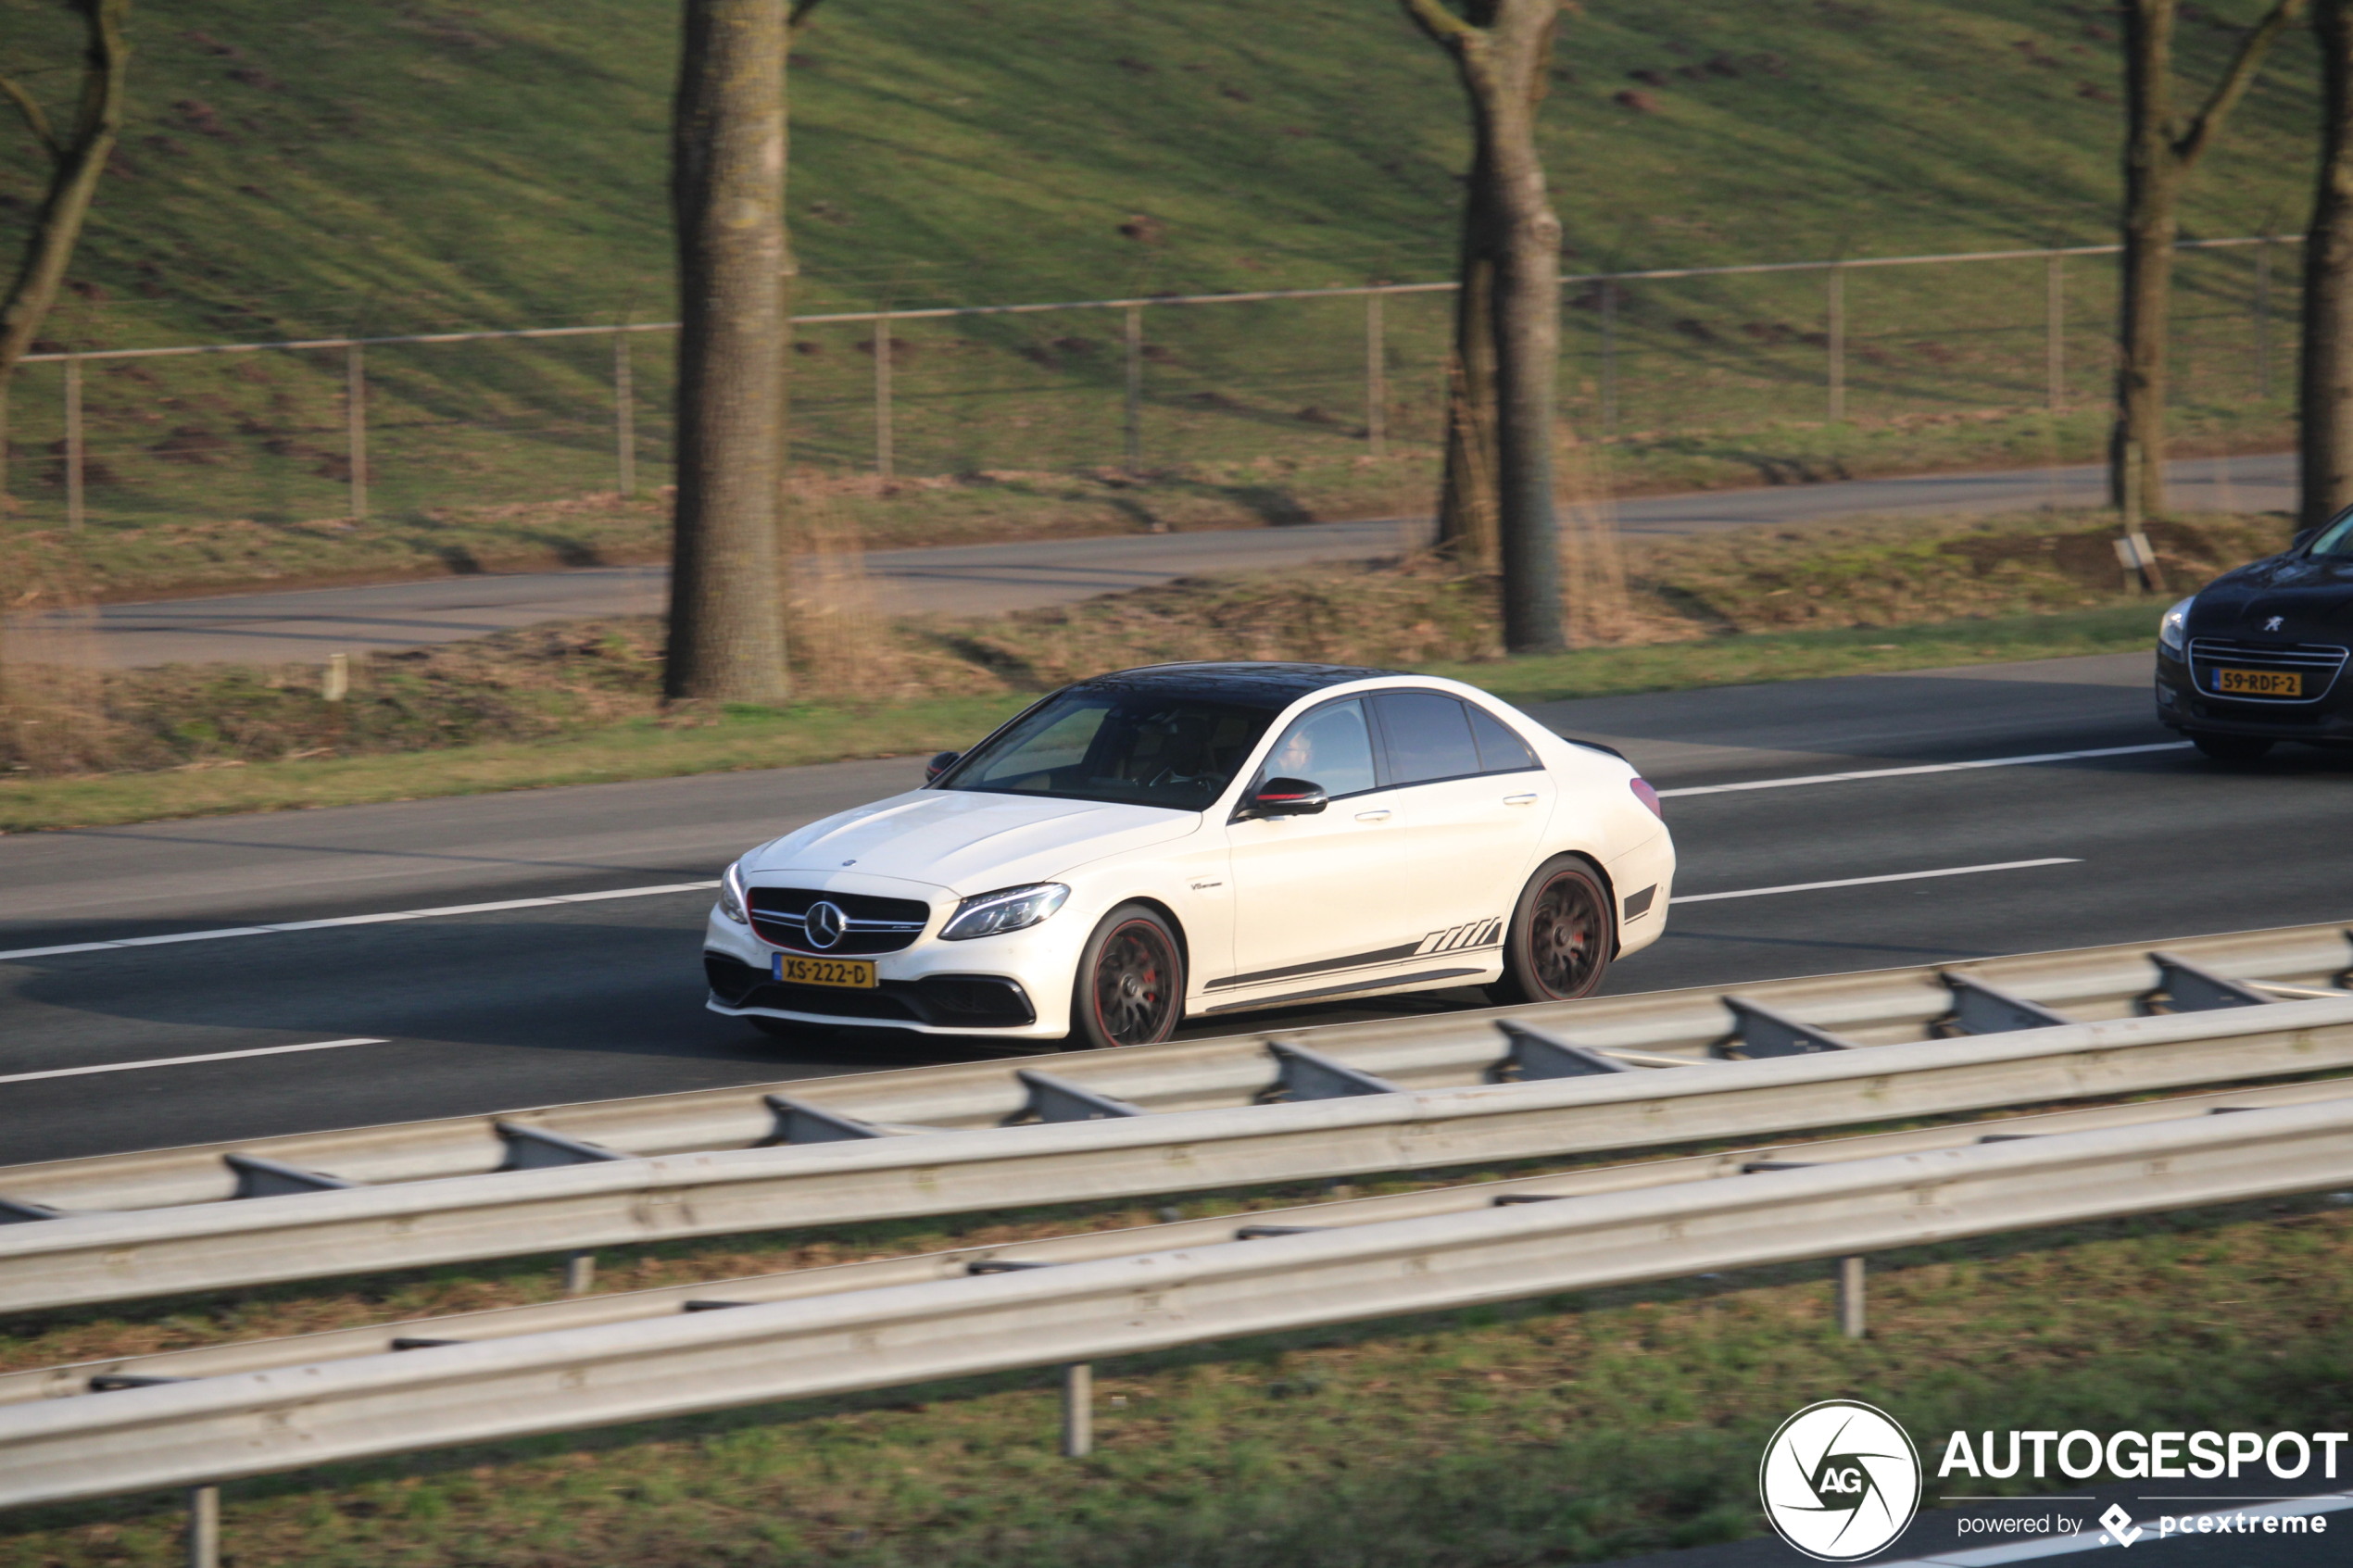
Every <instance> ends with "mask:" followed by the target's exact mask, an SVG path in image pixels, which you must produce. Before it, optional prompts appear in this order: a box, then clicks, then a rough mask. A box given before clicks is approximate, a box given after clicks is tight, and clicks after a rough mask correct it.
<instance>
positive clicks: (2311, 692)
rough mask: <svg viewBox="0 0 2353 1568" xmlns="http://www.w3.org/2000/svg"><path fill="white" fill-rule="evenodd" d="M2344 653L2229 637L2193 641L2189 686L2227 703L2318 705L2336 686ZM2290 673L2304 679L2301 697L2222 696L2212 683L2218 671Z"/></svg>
mask: <svg viewBox="0 0 2353 1568" xmlns="http://www.w3.org/2000/svg"><path fill="white" fill-rule="evenodd" d="M2345 654H2346V650H2345V649H2343V648H2341V647H2335V646H2331V645H2329V644H2326V643H2285V644H2266V643H2249V642H2243V641H2240V640H2238V639H2236V638H2233V637H2193V638H2191V639H2190V682H2191V684H2193V685H2195V686H2196V687H2197V689H2198V692H2199V694H2200V695H2202V696H2217V697H2221V698H2223V699H2224V700H2226V701H2230V702H2253V703H2262V704H2265V705H2267V706H2269V705H2273V704H2278V703H2298V702H2318V701H2320V699H2321V698H2322V697H2324V696H2327V695H2328V694H2329V692H2330V690H2331V689H2332V688H2333V687H2334V686H2335V684H2336V677H2337V674H2338V672H2339V671H2342V670H2343V669H2344V668H2345ZM2221 668H2229V669H2233V670H2262V671H2295V672H2296V673H2298V674H2301V675H2302V676H2303V677H2304V693H2303V695H2302V696H2261V695H2259V694H2257V693H2253V692H2226V691H2223V690H2221V688H2220V687H2219V686H2218V685H2217V684H2215V683H2216V682H2217V681H2218V680H2219V679H2220V677H2219V676H2218V675H2216V673H2215V671H2217V670H2218V669H2221Z"/></svg>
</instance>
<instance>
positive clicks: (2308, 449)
mask: <svg viewBox="0 0 2353 1568" xmlns="http://www.w3.org/2000/svg"><path fill="white" fill-rule="evenodd" d="M2312 26H2313V29H2314V31H2317V32H2318V33H2319V34H2320V39H2321V84H2322V99H2321V102H2322V119H2321V181H2320V190H2319V192H2318V194H2316V195H2315V196H2314V198H2313V201H2312V227H2311V229H2310V231H2309V233H2308V234H2307V235H2306V236H2305V244H2304V364H2303V371H2302V376H2303V380H2302V385H2301V387H2300V388H2299V392H2300V396H2299V398H2298V405H2297V409H2296V425H2297V430H2296V456H2297V466H2298V469H2299V470H2300V474H2299V477H2300V478H2301V480H2302V482H2303V491H2304V500H2303V508H2302V512H2301V522H2300V526H2302V527H2305V528H2318V527H2319V526H2320V525H2321V524H2322V523H2324V522H2326V521H2329V519H2331V518H2333V517H2334V516H2335V515H2336V514H2337V513H2339V512H2341V511H2343V510H2345V509H2346V508H2347V507H2353V0H2315V4H2314V6H2313V7H2312Z"/></svg>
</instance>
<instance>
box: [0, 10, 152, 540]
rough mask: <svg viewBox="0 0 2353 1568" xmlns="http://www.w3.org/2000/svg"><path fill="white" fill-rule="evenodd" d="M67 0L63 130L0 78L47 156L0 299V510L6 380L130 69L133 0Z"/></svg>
mask: <svg viewBox="0 0 2353 1568" xmlns="http://www.w3.org/2000/svg"><path fill="white" fill-rule="evenodd" d="M70 8H71V9H72V10H74V11H76V12H77V13H79V14H80V15H81V17H82V29H83V37H84V42H83V45H82V95H81V99H80V102H79V103H78V104H77V105H76V107H75V111H74V118H73V123H72V125H71V126H70V127H69V128H68V129H67V130H66V131H65V132H63V133H62V134H60V133H58V132H54V131H52V130H51V129H50V125H49V120H48V117H47V116H46V115H44V113H43V112H42V110H41V105H40V102H39V101H38V100H37V99H35V98H34V97H33V96H32V94H31V93H30V92H28V91H26V90H25V89H24V88H23V87H21V86H19V84H18V83H16V82H9V81H6V80H5V79H0V97H6V98H7V99H8V101H9V102H11V103H13V104H15V105H16V107H17V110H18V112H19V114H21V115H23V117H24V121H25V125H26V128H27V129H29V130H30V131H31V132H32V135H33V138H34V140H36V141H37V142H39V143H40V144H41V148H42V151H43V152H44V154H46V155H47V157H48V159H49V188H48V191H47V192H46V194H44V196H43V198H42V202H41V209H40V210H39V211H38V212H36V213H35V214H34V215H33V219H32V230H31V233H30V234H29V235H28V236H27V238H26V242H25V251H24V257H23V259H22V260H21V261H20V262H19V265H18V268H17V271H16V276H15V277H14V279H12V280H11V281H10V282H9V285H8V293H7V295H6V299H5V300H0V512H5V511H6V508H7V495H8V388H9V383H11V381H12V380H13V379H14V378H15V375H16V370H17V361H18V360H19V359H21V358H24V357H25V355H26V354H27V353H29V352H30V351H31V347H32V340H33V336H34V334H35V333H37V332H39V331H40V330H41V322H42V320H43V319H44V317H46V316H47V315H48V313H49V307H51V306H52V305H54V304H56V303H57V290H58V289H59V288H61V287H63V286H64V284H65V281H66V264H67V263H68V262H69V261H70V260H71V259H72V258H73V247H74V245H75V244H76V243H77V242H78V241H80V239H81V238H82V220H84V219H85V218H87V217H88V216H89V213H90V204H91V203H92V202H93V201H94V199H96V196H97V194H98V181H99V179H100V177H101V176H103V175H104V174H105V173H106V169H107V155H108V154H110V153H112V152H113V151H114V144H115V137H116V136H117V135H118V134H119V133H120V131H121V129H122V104H123V84H124V82H125V81H126V80H127V79H128V77H129V75H130V69H131V46H130V44H128V43H127V42H125V40H124V38H123V34H122V24H123V20H124V19H125V18H126V17H128V16H129V15H130V11H131V0H70Z"/></svg>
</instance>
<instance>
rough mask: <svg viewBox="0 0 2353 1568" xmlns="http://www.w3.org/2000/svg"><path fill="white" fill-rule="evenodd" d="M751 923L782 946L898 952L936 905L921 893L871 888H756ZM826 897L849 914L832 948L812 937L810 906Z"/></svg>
mask: <svg viewBox="0 0 2353 1568" xmlns="http://www.w3.org/2000/svg"><path fill="white" fill-rule="evenodd" d="M750 892H751V910H750V913H751V928H752V929H753V930H754V931H757V932H758V933H760V935H761V936H763V937H765V938H767V939H768V940H769V941H771V942H773V943H774V944H775V945H776V946H777V947H790V948H791V949H792V950H793V951H795V952H797V953H823V954H824V955H825V956H826V957H827V958H861V957H865V956H868V955H871V954H875V953H895V952H897V951H899V950H900V948H901V947H908V946H910V945H911V944H912V943H913V941H914V940H915V938H916V937H918V936H921V935H923V934H924V927H925V925H927V924H929V923H930V922H931V906H930V905H929V904H926V903H924V902H923V901H922V900H921V899H917V898H882V897H875V895H873V894H871V893H820V892H816V891H814V890H812V889H811V888H806V887H755V888H752V889H751V890H750ZM820 899H823V900H824V902H826V903H828V904H831V905H832V906H833V907H834V908H836V909H839V910H840V911H841V912H842V914H843V915H844V916H845V917H847V922H846V928H845V929H844V930H843V932H842V934H841V936H840V938H839V939H838V940H837V941H836V942H834V943H833V944H832V945H831V946H830V947H827V946H821V945H820V944H818V943H816V942H812V940H810V937H809V926H808V921H809V911H810V909H811V908H812V906H814V905H815V904H816V903H817V902H818V901H819V900H820Z"/></svg>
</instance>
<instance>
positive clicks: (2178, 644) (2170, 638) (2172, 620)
mask: <svg viewBox="0 0 2353 1568" xmlns="http://www.w3.org/2000/svg"><path fill="white" fill-rule="evenodd" d="M2196 603H2197V596H2196V594H2192V595H2191V596H2189V597H2188V598H2186V599H2183V601H2182V602H2181V603H2180V604H2177V605H2175V606H2174V607H2173V608H2171V609H2169V610H2167V611H2166V612H2165V619H2164V620H2162V621H2158V623H2157V640H2158V642H2160V643H2163V644H2164V645H2165V646H2167V647H2169V648H2171V649H2172V650H2173V651H2174V652H2175V653H2180V652H2181V651H2182V650H2183V648H2185V647H2186V646H2189V634H2190V606H2192V605H2194V604H2196Z"/></svg>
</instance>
